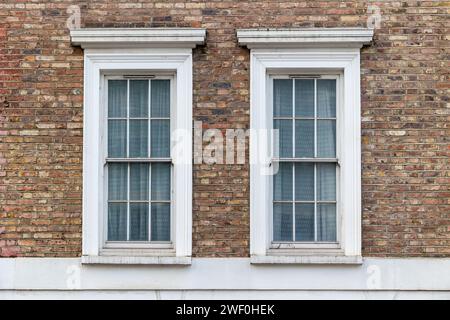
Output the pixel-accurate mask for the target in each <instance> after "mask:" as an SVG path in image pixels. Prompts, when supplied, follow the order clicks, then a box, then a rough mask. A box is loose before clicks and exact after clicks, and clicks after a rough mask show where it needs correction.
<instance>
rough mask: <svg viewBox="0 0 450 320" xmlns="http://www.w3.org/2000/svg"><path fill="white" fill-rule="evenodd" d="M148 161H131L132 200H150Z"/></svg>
mask: <svg viewBox="0 0 450 320" xmlns="http://www.w3.org/2000/svg"><path fill="white" fill-rule="evenodd" d="M148 173H149V164H148V163H130V200H148V186H149V183H148Z"/></svg>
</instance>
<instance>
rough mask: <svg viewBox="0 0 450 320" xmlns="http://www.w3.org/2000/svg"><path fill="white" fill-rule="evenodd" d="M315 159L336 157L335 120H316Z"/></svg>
mask: <svg viewBox="0 0 450 320" xmlns="http://www.w3.org/2000/svg"><path fill="white" fill-rule="evenodd" d="M317 157H319V158H335V157H336V121H335V120H317Z"/></svg>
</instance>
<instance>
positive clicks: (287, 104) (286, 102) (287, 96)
mask: <svg viewBox="0 0 450 320" xmlns="http://www.w3.org/2000/svg"><path fill="white" fill-rule="evenodd" d="M273 115H274V116H275V117H292V115H293V113H292V80H291V79H274V80H273Z"/></svg>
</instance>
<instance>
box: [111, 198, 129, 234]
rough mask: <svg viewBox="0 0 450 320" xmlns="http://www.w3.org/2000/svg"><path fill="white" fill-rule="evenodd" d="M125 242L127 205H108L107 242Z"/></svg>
mask: <svg viewBox="0 0 450 320" xmlns="http://www.w3.org/2000/svg"><path fill="white" fill-rule="evenodd" d="M126 240H127V204H126V203H110V204H109V205H108V241H126Z"/></svg>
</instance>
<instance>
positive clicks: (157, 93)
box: [151, 80, 170, 118]
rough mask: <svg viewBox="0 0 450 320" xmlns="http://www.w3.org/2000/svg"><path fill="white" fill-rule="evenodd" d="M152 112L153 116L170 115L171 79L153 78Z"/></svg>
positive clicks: (164, 116) (166, 116)
mask: <svg viewBox="0 0 450 320" xmlns="http://www.w3.org/2000/svg"><path fill="white" fill-rule="evenodd" d="M151 87H152V102H151V114H152V117H153V118H168V117H170V80H152V86H151Z"/></svg>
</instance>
